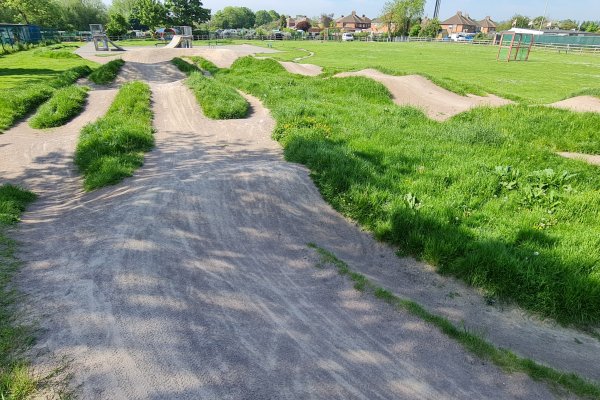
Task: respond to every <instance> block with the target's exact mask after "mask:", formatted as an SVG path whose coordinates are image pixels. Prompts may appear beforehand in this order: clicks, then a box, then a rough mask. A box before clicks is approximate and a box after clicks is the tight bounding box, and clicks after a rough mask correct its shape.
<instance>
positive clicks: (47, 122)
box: [29, 85, 89, 129]
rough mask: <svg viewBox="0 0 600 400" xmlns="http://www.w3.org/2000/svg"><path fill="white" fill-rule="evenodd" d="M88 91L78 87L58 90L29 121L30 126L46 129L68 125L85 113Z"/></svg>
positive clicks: (73, 86)
mask: <svg viewBox="0 0 600 400" xmlns="http://www.w3.org/2000/svg"><path fill="white" fill-rule="evenodd" d="M88 91H89V88H87V87H81V86H76V85H72V86H67V87H65V88H62V89H58V90H57V91H56V92H54V94H53V95H52V97H51V98H50V100H48V101H47V102H46V103H44V104H43V105H42V106H41V107H40V108H39V109H38V110H37V112H36V114H35V115H34V116H33V117H32V118H31V119H30V120H29V126H31V127H32V128H36V129H44V128H53V127H56V126H61V125H64V124H66V123H67V122H69V121H70V120H72V119H73V118H75V117H76V116H77V115H79V113H80V112H81V111H83V108H84V106H85V101H86V99H87V95H88Z"/></svg>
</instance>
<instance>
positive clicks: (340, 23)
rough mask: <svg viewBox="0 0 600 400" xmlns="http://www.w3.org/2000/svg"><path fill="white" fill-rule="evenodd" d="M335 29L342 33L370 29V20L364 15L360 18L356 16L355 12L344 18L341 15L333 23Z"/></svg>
mask: <svg viewBox="0 0 600 400" xmlns="http://www.w3.org/2000/svg"><path fill="white" fill-rule="evenodd" d="M335 27H336V28H338V29H340V30H342V31H344V32H354V31H357V30H361V31H362V30H367V29H371V19H369V18H367V17H366V16H365V15H364V14H363V16H362V17H360V16H358V15H356V11H352V14H350V15H348V16H347V17H344V16H343V15H342V16H341V17H340V18H338V19H337V20H336V21H335Z"/></svg>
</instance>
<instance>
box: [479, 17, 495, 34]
mask: <svg viewBox="0 0 600 400" xmlns="http://www.w3.org/2000/svg"><path fill="white" fill-rule="evenodd" d="M478 24H479V30H480V32H483V33H496V29H497V28H498V25H497V24H496V23H495V22H494V21H492V17H489V16H487V17H485V19H483V20H481V21H479V22H478Z"/></svg>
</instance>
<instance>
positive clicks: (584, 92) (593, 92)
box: [566, 87, 600, 98]
mask: <svg viewBox="0 0 600 400" xmlns="http://www.w3.org/2000/svg"><path fill="white" fill-rule="evenodd" d="M576 96H594V97H598V98H600V87H598V88H595V89H593V88H586V89H581V90H578V91H577V92H574V93H571V94H570V95H569V96H567V97H566V98H570V97H576Z"/></svg>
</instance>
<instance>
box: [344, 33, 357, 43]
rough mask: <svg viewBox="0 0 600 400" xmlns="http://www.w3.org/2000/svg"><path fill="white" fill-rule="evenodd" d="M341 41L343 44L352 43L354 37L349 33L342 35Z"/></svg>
mask: <svg viewBox="0 0 600 400" xmlns="http://www.w3.org/2000/svg"><path fill="white" fill-rule="evenodd" d="M342 41H343V42H352V41H354V35H353V34H351V33H344V34H343V35H342Z"/></svg>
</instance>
